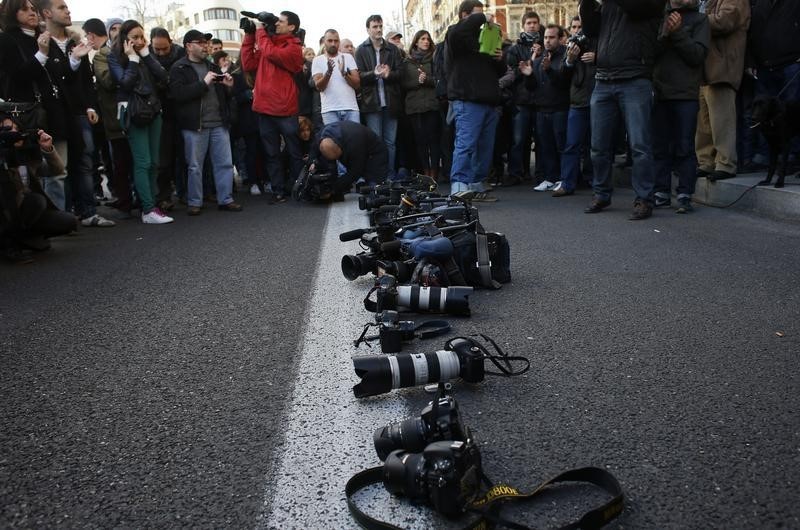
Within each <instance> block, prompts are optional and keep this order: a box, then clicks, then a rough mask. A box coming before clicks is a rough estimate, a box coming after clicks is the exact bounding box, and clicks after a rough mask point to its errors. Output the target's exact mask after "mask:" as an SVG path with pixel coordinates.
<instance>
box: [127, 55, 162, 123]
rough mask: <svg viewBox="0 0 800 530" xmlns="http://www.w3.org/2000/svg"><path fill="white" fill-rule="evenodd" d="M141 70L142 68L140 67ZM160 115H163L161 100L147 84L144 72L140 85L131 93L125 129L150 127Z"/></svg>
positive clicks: (140, 78)
mask: <svg viewBox="0 0 800 530" xmlns="http://www.w3.org/2000/svg"><path fill="white" fill-rule="evenodd" d="M139 68H142V66H141V65H139ZM159 114H161V100H160V99H159V98H158V94H156V91H155V90H154V89H153V87H152V85H151V86H148V85H147V84H145V74H144V71H142V72H141V75H140V76H139V83H138V84H137V85H136V88H134V89H133V92H131V97H130V99H128V109H127V111H126V112H125V121H126V123H125V128H126V129H128V128H130V126H131V125H136V126H137V127H145V126H147V125H150V124H151V123H152V122H153V120H155V119H156V116H158V115H159Z"/></svg>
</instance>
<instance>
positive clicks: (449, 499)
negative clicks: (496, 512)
mask: <svg viewBox="0 0 800 530" xmlns="http://www.w3.org/2000/svg"><path fill="white" fill-rule="evenodd" d="M383 485H384V487H385V488H386V489H387V490H388V491H389V492H390V493H393V494H395V495H402V496H405V497H408V498H410V499H412V500H415V501H418V502H422V503H426V504H429V505H431V506H432V507H433V508H434V509H435V510H436V511H437V512H439V513H440V514H442V515H444V516H445V517H450V518H454V517H458V516H459V515H461V514H462V513H464V510H465V508H466V507H467V506H469V505H470V504H471V503H472V502H473V501H475V500H476V499H477V498H478V496H479V494H480V486H481V454H480V452H479V451H478V446H477V444H475V442H473V441H472V440H469V439H468V440H466V441H461V440H451V441H442V442H433V443H431V444H429V445H428V446H427V447H425V450H424V451H422V453H411V452H408V451H405V450H402V449H399V450H397V451H392V452H391V453H390V454H389V456H388V457H387V458H386V462H385V463H384V465H383Z"/></svg>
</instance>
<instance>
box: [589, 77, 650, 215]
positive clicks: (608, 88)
mask: <svg viewBox="0 0 800 530" xmlns="http://www.w3.org/2000/svg"><path fill="white" fill-rule="evenodd" d="M591 106H592V107H591V113H592V117H591V122H592V164H593V165H594V181H593V182H592V188H594V196H595V198H596V199H597V200H601V201H610V200H611V194H612V193H613V191H614V187H613V185H612V180H611V172H612V170H613V163H614V135H613V134H611V131H614V130H616V126H617V123H618V121H619V119H620V116H621V117H622V119H623V120H624V122H625V128H626V130H627V131H628V141H629V143H630V146H631V152H632V155H633V179H632V180H633V191H634V192H635V193H636V198H637V199H639V200H643V201H646V202H647V203H648V204H651V203H652V201H653V185H654V176H653V142H652V126H651V123H652V112H653V83H652V82H651V81H650V80H649V79H627V80H624V81H600V80H598V81H597V84H596V85H595V89H594V92H593V93H592V103H591Z"/></svg>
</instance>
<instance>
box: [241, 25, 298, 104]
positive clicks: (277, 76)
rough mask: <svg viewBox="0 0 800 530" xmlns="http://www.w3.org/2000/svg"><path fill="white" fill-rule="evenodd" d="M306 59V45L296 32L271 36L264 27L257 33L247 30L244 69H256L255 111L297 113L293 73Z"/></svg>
mask: <svg viewBox="0 0 800 530" xmlns="http://www.w3.org/2000/svg"><path fill="white" fill-rule="evenodd" d="M256 44H257V45H258V48H256ZM303 62H304V60H303V46H302V45H301V44H300V39H299V38H297V36H296V35H292V34H288V33H287V34H282V35H269V34H268V33H267V31H266V30H265V29H264V28H258V29H257V30H256V32H255V34H254V35H253V34H248V33H245V35H244V39H243V40H242V68H243V69H244V71H246V72H256V83H255V87H254V89H253V110H254V111H256V112H259V113H261V114H266V115H268V116H282V117H286V116H296V115H297V112H298V94H297V84H296V83H295V80H294V76H295V74H296V73H298V72H301V71H302V70H303Z"/></svg>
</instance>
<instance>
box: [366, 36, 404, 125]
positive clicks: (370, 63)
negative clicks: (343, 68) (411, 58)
mask: <svg viewBox="0 0 800 530" xmlns="http://www.w3.org/2000/svg"><path fill="white" fill-rule="evenodd" d="M379 54H380V61H381V64H388V65H389V69H390V72H389V77H387V78H386V79H384V80H383V91H384V94H385V95H386V105H387V107H388V109H389V114H390V115H391V116H392V117H394V118H396V117H398V116H399V114H400V113H401V112H402V107H403V105H402V99H401V98H402V95H401V94H400V65H401V63H402V61H403V60H402V57H401V56H400V50H398V49H397V46H395V45H394V44H392V43H391V42H388V41H386V40H384V41H383V43H382V44H381V47H380V51H379ZM355 58H356V66H358V74H359V76H361V101H359V102H358V105H359V110H360V111H361V112H378V111H379V110H381V103H380V96H379V94H378V78H377V76H376V75H375V67H376V66H377V63H376V62H375V47H374V46H373V45H372V41H371V40H370V39H367V40H365V41H364V42H362V43H361V44H360V45H359V46H358V48H356V57H355Z"/></svg>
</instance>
